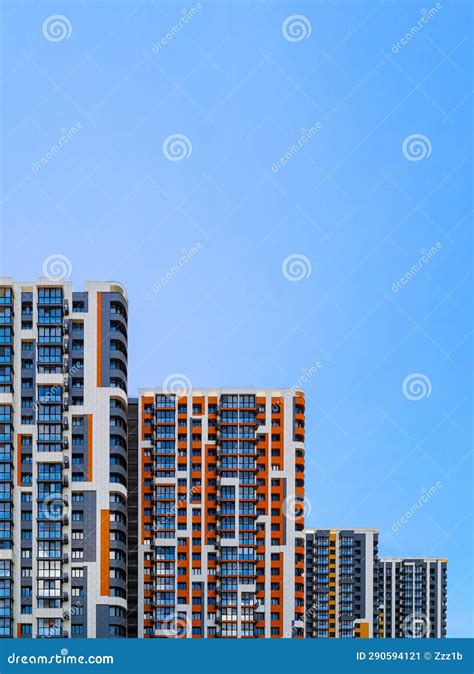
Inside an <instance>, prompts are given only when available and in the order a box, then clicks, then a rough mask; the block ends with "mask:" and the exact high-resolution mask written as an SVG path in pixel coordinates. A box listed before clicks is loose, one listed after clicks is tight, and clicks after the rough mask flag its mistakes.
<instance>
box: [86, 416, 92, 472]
mask: <svg viewBox="0 0 474 674" xmlns="http://www.w3.org/2000/svg"><path fill="white" fill-rule="evenodd" d="M92 431H93V428H92V414H88V415H87V476H86V482H92V460H93V456H92Z"/></svg>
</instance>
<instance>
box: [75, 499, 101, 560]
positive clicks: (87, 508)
mask: <svg viewBox="0 0 474 674" xmlns="http://www.w3.org/2000/svg"><path fill="white" fill-rule="evenodd" d="M96 503H97V494H96V492H95V491H85V492H84V502H83V504H82V505H83V509H84V540H83V541H79V542H80V543H84V561H85V562H95V561H96V557H97V512H96Z"/></svg>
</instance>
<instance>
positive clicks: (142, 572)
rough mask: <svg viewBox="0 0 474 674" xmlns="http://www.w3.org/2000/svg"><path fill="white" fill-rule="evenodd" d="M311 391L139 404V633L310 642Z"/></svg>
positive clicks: (148, 399) (245, 392) (166, 395)
mask: <svg viewBox="0 0 474 674" xmlns="http://www.w3.org/2000/svg"><path fill="white" fill-rule="evenodd" d="M304 415H305V403H304V398H303V394H302V393H299V392H296V393H294V392H293V391H291V390H275V391H265V390H253V389H205V390H204V389H203V390H191V391H186V392H182V393H179V392H178V393H176V394H173V393H171V392H169V391H167V390H155V389H145V390H141V391H140V397H139V419H140V421H139V428H140V438H139V471H140V473H139V484H140V506H139V511H140V512H139V516H138V523H139V553H138V567H139V574H138V597H139V611H138V614H139V617H138V636H144V637H188V638H193V637H194V638H214V637H220V638H232V637H234V638H235V637H242V638H255V637H257V638H258V637H270V638H271V637H275V638H278V637H284V636H287V637H288V636H289V637H303V636H304V629H303V628H304V533H303V528H304V512H303V510H304V464H305V459H304V418H305V416H304Z"/></svg>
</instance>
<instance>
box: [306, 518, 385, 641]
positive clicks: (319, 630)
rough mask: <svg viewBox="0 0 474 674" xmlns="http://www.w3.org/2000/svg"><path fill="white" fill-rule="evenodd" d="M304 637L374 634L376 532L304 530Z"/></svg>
mask: <svg viewBox="0 0 474 674" xmlns="http://www.w3.org/2000/svg"><path fill="white" fill-rule="evenodd" d="M305 538H306V611H305V621H306V637H307V638H352V637H356V638H357V637H359V638H363V637H374V636H376V635H377V631H378V615H377V611H378V597H377V590H376V582H375V581H376V577H377V561H378V531H377V530H376V529H307V530H306V532H305Z"/></svg>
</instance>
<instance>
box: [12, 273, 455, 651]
mask: <svg viewBox="0 0 474 674" xmlns="http://www.w3.org/2000/svg"><path fill="white" fill-rule="evenodd" d="M127 315H128V303H127V296H126V293H125V290H124V289H123V287H122V286H121V285H120V284H118V283H108V282H90V283H86V285H85V289H84V290H83V291H81V292H77V291H74V290H73V288H72V284H71V283H69V282H65V281H59V280H58V281H55V280H51V279H50V278H40V279H38V280H37V281H35V282H26V283H20V282H14V281H13V280H12V279H10V278H1V277H0V637H20V638H42V637H78V638H80V637H125V636H129V637H134V636H138V637H158V638H160V637H161V638H175V637H187V638H236V637H237V638H282V637H286V638H288V637H290V638H302V637H305V636H306V637H309V638H324V637H328V638H331V637H334V638H338V637H355V638H362V637H381V638H398V637H418V636H425V637H445V636H446V582H447V579H446V576H447V560H445V559H399V558H381V559H379V557H378V532H377V531H376V530H375V529H307V530H304V514H305V505H306V501H305V400H304V394H303V393H302V392H301V391H293V390H290V389H277V390H260V389H251V388H242V389H240V388H239V389H237V388H236V389H234V388H232V389H217V388H216V389H199V390H198V389H194V390H173V386H171V387H170V388H166V389H142V390H140V392H139V397H138V398H134V399H130V400H128V399H127V351H128V345H127V334H128V330H127Z"/></svg>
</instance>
